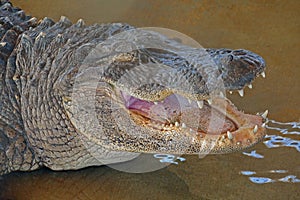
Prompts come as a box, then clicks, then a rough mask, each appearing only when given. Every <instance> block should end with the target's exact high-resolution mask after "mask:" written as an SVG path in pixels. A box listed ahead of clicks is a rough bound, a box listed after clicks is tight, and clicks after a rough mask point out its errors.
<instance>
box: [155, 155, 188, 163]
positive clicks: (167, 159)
mask: <svg viewBox="0 0 300 200" xmlns="http://www.w3.org/2000/svg"><path fill="white" fill-rule="evenodd" d="M154 158H157V159H159V162H161V163H170V164H175V165H178V162H177V161H180V162H184V161H185V160H186V159H185V158H183V157H179V156H175V155H171V154H154ZM176 160H177V161H176Z"/></svg>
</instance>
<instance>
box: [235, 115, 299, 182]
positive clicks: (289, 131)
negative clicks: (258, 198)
mask: <svg viewBox="0 0 300 200" xmlns="http://www.w3.org/2000/svg"><path fill="white" fill-rule="evenodd" d="M266 127H267V128H268V129H270V130H276V131H278V132H280V133H281V134H283V135H284V136H281V135H267V136H266V137H265V141H264V142H263V143H264V144H265V145H266V146H267V147H268V148H277V147H293V148H295V149H296V150H297V151H298V152H300V141H299V140H296V139H292V138H289V137H288V135H293V136H294V137H295V135H296V137H297V136H298V135H300V122H277V121H275V120H269V121H268V126H266ZM243 154H244V155H246V156H250V157H253V158H264V155H261V154H258V153H256V151H255V150H254V151H251V152H250V153H247V152H243ZM264 173H269V174H274V173H275V174H286V176H284V177H282V178H277V179H274V178H269V177H265V176H261V177H260V176H257V174H258V172H256V171H241V172H240V174H242V175H244V176H248V178H249V180H250V181H251V182H252V183H255V184H266V183H275V182H285V183H300V178H298V177H297V176H295V175H291V174H288V173H290V172H288V170H282V169H276V170H269V171H264ZM253 175H255V176H253Z"/></svg>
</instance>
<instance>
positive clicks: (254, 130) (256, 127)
mask: <svg viewBox="0 0 300 200" xmlns="http://www.w3.org/2000/svg"><path fill="white" fill-rule="evenodd" d="M257 131H258V126H257V125H255V126H254V128H253V133H256V132H257Z"/></svg>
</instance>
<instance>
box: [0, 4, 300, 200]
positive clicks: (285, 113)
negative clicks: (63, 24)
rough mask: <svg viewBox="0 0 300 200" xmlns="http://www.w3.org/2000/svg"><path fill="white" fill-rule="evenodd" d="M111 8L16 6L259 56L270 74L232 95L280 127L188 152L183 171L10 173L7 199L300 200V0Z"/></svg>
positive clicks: (4, 186) (4, 181)
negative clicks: (160, 30)
mask: <svg viewBox="0 0 300 200" xmlns="http://www.w3.org/2000/svg"><path fill="white" fill-rule="evenodd" d="M110 2H111V3H108V1H100V0H98V1H97V0H88V1H85V3H84V5H82V1H79V0H76V1H74V0H65V1H60V0H52V1H47V0H45V1H35V0H28V1H20V0H14V1H13V3H14V4H15V5H16V6H19V7H22V8H24V9H25V11H26V12H27V13H31V14H32V15H33V16H36V17H38V18H42V17H44V16H48V17H51V18H54V19H56V20H57V19H59V16H60V15H66V16H68V17H70V19H71V20H72V21H76V20H77V19H78V18H83V19H84V20H85V21H86V23H88V24H91V23H95V22H100V23H102V22H115V21H121V22H127V23H129V24H132V25H135V26H138V27H147V26H158V27H167V28H171V29H174V30H177V31H181V32H182V33H185V34H187V35H189V36H191V37H192V38H194V39H195V40H197V41H199V42H200V43H201V44H202V45H203V46H204V47H215V48H220V47H227V48H245V49H249V50H252V51H254V52H256V53H258V54H260V55H262V57H264V59H265V60H266V62H267V71H266V74H267V77H266V78H265V79H262V78H258V79H257V80H256V81H255V82H254V85H253V86H254V88H253V90H248V89H247V90H246V91H245V93H246V94H245V97H244V98H240V97H239V96H238V95H237V94H233V95H230V96H229V98H230V99H231V100H232V101H233V102H234V103H235V105H236V106H237V107H238V108H241V109H243V110H245V112H247V113H256V112H261V111H263V110H265V109H266V108H267V109H268V110H269V113H270V114H269V117H270V118H272V119H276V121H275V120H269V124H268V135H267V136H266V138H265V140H264V142H262V143H260V144H258V145H256V146H255V147H254V148H253V149H251V150H249V151H245V152H242V153H241V152H239V153H233V154H226V155H208V156H206V157H204V158H202V159H199V157H198V156H185V155H183V156H181V157H184V158H185V159H186V160H185V161H184V160H182V161H181V160H180V159H179V160H175V161H176V162H177V165H176V164H171V165H169V166H168V167H166V168H164V169H162V170H159V171H155V172H151V173H145V174H129V173H124V172H119V171H117V170H113V169H111V168H109V167H103V166H102V167H91V168H87V169H83V170H78V171H65V172H53V171H50V170H47V169H41V170H37V171H34V172H30V173H21V172H16V173H11V174H8V175H5V176H3V177H1V179H0V197H1V198H0V199H25V200H26V199H299V198H300V191H299V185H300V183H299V179H300V156H299V155H300V154H299V143H300V142H299V141H300V138H299V137H300V136H299V131H300V130H299V123H300V122H299V120H300V106H299V102H300V93H299V86H300V79H299V74H300V68H299V54H300V50H299V46H300V40H299V35H300V20H299V17H300V13H299V10H300V3H299V1H293V0H290V1H272V2H270V1H259V0H257V1H255V0H254V1H235V0H231V1H208V0H206V1H205V0H202V1H192V0H185V1H173V0H172V1H171V0H166V1H156V0H154V1H153V0H143V1H137V0H126V1H121V0H113V1H110ZM278 121H292V122H288V123H281V122H278ZM162 156H163V155H160V156H158V157H159V158H157V159H161V158H162ZM164 156H166V155H164ZM169 156H170V157H172V155H169ZM166 157H168V156H166ZM170 160H171V161H174V159H173V160H172V159H170Z"/></svg>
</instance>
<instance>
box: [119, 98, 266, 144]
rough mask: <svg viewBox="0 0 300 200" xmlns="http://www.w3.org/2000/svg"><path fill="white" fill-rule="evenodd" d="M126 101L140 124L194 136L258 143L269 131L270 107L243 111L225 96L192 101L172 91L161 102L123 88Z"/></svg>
mask: <svg viewBox="0 0 300 200" xmlns="http://www.w3.org/2000/svg"><path fill="white" fill-rule="evenodd" d="M121 96H122V98H123V100H124V105H125V107H126V108H127V109H128V111H129V112H130V115H131V117H132V119H133V120H134V121H135V123H136V124H138V125H140V126H145V127H147V128H151V129H155V130H158V131H161V132H168V131H178V132H181V133H183V134H186V135H190V136H192V137H193V138H196V139H201V138H205V137H211V136H216V137H219V138H220V141H227V142H231V143H235V144H238V145H244V146H247V145H250V144H253V143H257V142H258V141H259V140H261V139H258V138H261V135H263V134H264V133H265V121H266V117H267V111H266V112H265V113H263V114H261V115H250V114H245V113H243V112H242V111H239V110H238V109H237V108H236V107H235V106H234V105H233V104H232V103H231V102H230V100H228V99H226V98H225V97H220V96H218V97H214V98H211V99H210V100H201V101H192V100H189V99H187V98H185V97H183V96H180V95H176V94H171V95H169V96H168V97H166V98H165V99H164V100H162V101H159V102H151V101H146V100H142V99H138V98H136V97H133V96H131V95H128V94H127V93H125V92H121Z"/></svg>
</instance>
